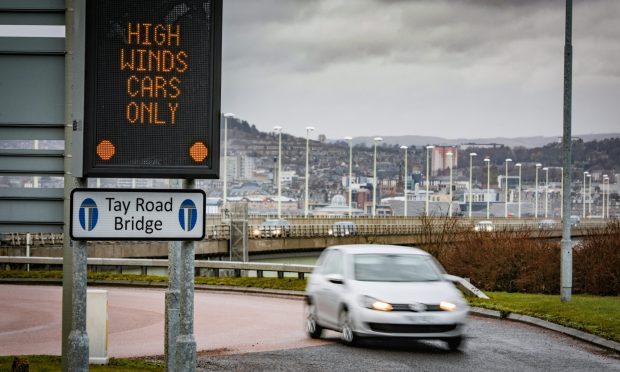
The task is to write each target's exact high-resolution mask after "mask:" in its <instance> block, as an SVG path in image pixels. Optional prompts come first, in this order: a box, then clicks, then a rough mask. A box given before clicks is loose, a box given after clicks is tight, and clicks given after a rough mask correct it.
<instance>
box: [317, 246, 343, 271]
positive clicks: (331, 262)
mask: <svg viewBox="0 0 620 372" xmlns="http://www.w3.org/2000/svg"><path fill="white" fill-rule="evenodd" d="M320 273H321V274H323V275H329V274H340V275H342V274H343V273H344V271H343V267H342V252H340V251H330V252H329V255H328V256H327V257H325V261H324V263H322V265H321V271H320Z"/></svg>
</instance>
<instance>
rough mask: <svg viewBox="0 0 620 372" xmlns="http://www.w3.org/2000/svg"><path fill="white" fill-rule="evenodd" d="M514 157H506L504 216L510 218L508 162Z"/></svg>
mask: <svg viewBox="0 0 620 372" xmlns="http://www.w3.org/2000/svg"><path fill="white" fill-rule="evenodd" d="M511 161H512V159H506V191H505V193H504V218H508V163H510V162H511Z"/></svg>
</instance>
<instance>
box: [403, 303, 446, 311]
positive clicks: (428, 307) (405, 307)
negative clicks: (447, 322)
mask: <svg viewBox="0 0 620 372" xmlns="http://www.w3.org/2000/svg"><path fill="white" fill-rule="evenodd" d="M425 305H426V310H425V311H443V310H441V308H440V307H439V305H428V304H425ZM392 311H415V310H411V308H410V307H409V304H392Z"/></svg>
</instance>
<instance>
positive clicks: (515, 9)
mask: <svg viewBox="0 0 620 372" xmlns="http://www.w3.org/2000/svg"><path fill="white" fill-rule="evenodd" d="M574 3H575V4H574V11H573V18H574V21H573V48H574V61H573V62H574V66H573V134H574V135H580V134H591V133H609V132H616V133H617V132H620V120H619V118H620V0H575V1H574ZM564 16H565V1H564V0H226V1H224V35H223V67H222V70H223V71H222V72H223V76H222V111H223V112H233V113H235V114H236V115H237V116H238V117H239V118H242V119H244V120H247V121H249V122H250V123H252V124H256V125H257V127H258V128H259V129H261V130H263V131H270V130H272V128H273V126H275V125H280V126H282V127H284V130H285V131H286V132H288V133H292V134H295V135H300V136H302V135H305V130H304V128H305V127H306V126H314V127H316V128H317V131H316V132H315V133H314V134H313V137H316V135H318V134H325V135H327V137H328V138H332V139H337V138H342V137H344V136H347V135H350V136H354V137H355V136H362V135H363V136H375V135H381V136H398V135H425V136H441V137H446V138H459V137H460V138H462V137H466V138H472V137H500V136H503V137H520V136H532V135H544V136H561V135H562V95H563V66H564V59H563V57H564V56H563V50H564V27H565V24H564ZM51 28H52V29H54V30H49V29H48V28H41V29H40V30H38V31H39V33H43V34H47V35H49V36H62V34H63V31H64V30H62V28H60V30H59V27H55V28H54V27H51ZM23 32H24V31H23V30H21V29H19V26H1V25H0V36H11V35H12V33H18V34H19V33H23Z"/></svg>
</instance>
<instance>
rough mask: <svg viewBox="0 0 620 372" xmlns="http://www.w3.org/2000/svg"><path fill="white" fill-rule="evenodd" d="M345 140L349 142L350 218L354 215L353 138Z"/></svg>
mask: <svg viewBox="0 0 620 372" xmlns="http://www.w3.org/2000/svg"><path fill="white" fill-rule="evenodd" d="M344 139H345V140H347V141H349V216H352V215H353V201H352V200H351V199H352V198H353V190H352V188H351V185H352V182H353V181H352V180H351V178H352V177H353V137H349V136H347V137H344Z"/></svg>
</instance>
